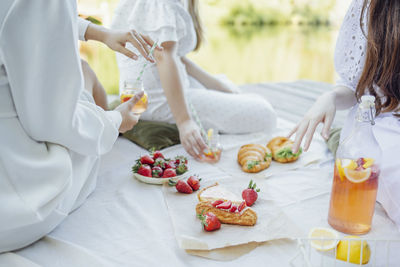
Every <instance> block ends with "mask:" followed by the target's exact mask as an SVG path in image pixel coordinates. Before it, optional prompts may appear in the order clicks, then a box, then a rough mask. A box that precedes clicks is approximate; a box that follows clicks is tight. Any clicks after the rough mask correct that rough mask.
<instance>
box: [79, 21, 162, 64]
mask: <svg viewBox="0 0 400 267" xmlns="http://www.w3.org/2000/svg"><path fill="white" fill-rule="evenodd" d="M85 39H86V40H96V41H99V42H102V43H104V44H105V45H107V46H108V47H109V48H111V49H112V50H114V51H116V52H119V53H121V54H124V55H125V56H127V57H129V58H132V59H134V60H137V59H138V56H137V55H136V54H135V53H133V52H132V51H131V50H129V49H127V48H126V44H127V43H131V44H132V45H133V46H134V47H135V48H136V49H137V50H138V51H139V53H140V54H142V55H143V56H144V57H145V58H146V59H147V60H148V61H150V62H153V63H154V60H153V59H152V58H150V57H149V52H150V48H149V46H150V47H151V46H153V44H154V41H153V40H151V39H150V37H148V36H145V35H142V34H139V33H137V32H136V31H135V30H130V31H119V30H110V29H107V28H104V27H103V26H99V25H96V24H93V23H90V24H89V26H88V27H87V29H86V33H85ZM156 49H157V50H160V51H162V48H161V47H160V46H158V45H157V47H156Z"/></svg>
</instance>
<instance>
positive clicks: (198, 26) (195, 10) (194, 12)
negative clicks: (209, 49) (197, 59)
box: [188, 0, 204, 51]
mask: <svg viewBox="0 0 400 267" xmlns="http://www.w3.org/2000/svg"><path fill="white" fill-rule="evenodd" d="M188 2H189V5H188V10H189V14H190V16H191V17H192V20H193V24H194V29H195V31H196V37H197V44H196V47H195V49H194V51H197V50H198V49H199V48H200V46H201V44H202V43H203V41H204V31H203V25H202V23H201V19H200V12H199V1H198V0H188Z"/></svg>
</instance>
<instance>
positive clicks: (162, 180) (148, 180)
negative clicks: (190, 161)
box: [133, 172, 189, 184]
mask: <svg viewBox="0 0 400 267" xmlns="http://www.w3.org/2000/svg"><path fill="white" fill-rule="evenodd" d="M188 174H189V172H185V173H184V174H182V175H178V176H174V177H169V178H153V177H147V176H143V175H140V174H137V173H133V177H135V178H136V179H138V180H139V181H141V182H143V183H146V184H165V183H168V181H169V180H170V179H171V180H172V181H178V180H180V179H182V178H184V177H186V176H187V175H188Z"/></svg>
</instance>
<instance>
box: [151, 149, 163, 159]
mask: <svg viewBox="0 0 400 267" xmlns="http://www.w3.org/2000/svg"><path fill="white" fill-rule="evenodd" d="M158 158H162V159H164V158H165V157H164V155H163V154H162V153H161V152H160V151H158V150H156V151H154V152H153V159H154V160H156V159H158Z"/></svg>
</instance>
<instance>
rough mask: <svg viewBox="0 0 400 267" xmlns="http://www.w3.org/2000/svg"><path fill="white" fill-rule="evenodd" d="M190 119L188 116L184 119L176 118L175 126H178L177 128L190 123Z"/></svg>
mask: <svg viewBox="0 0 400 267" xmlns="http://www.w3.org/2000/svg"><path fill="white" fill-rule="evenodd" d="M191 121H192V119H190V118H185V119H181V120H176V126H177V127H178V129H180V128H182V127H184V126H185V125H187V124H189V123H191Z"/></svg>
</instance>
